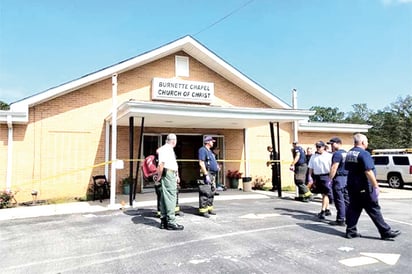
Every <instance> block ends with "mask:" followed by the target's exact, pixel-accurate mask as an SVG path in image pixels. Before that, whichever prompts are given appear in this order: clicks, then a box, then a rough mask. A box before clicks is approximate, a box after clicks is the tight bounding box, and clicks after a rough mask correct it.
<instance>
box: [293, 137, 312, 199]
mask: <svg viewBox="0 0 412 274" xmlns="http://www.w3.org/2000/svg"><path fill="white" fill-rule="evenodd" d="M292 145H293V148H292V155H293V161H292V163H291V164H290V170H292V171H293V172H294V173H295V175H294V181H295V185H296V187H297V188H298V192H299V197H298V198H297V200H300V201H303V202H307V201H309V200H310V197H311V195H312V193H311V192H310V190H309V189H308V187H307V186H306V175H307V171H308V165H307V163H306V155H305V151H304V150H303V148H302V147H301V146H299V144H298V142H297V141H294V142H293V143H292Z"/></svg>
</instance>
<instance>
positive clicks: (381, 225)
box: [346, 190, 391, 235]
mask: <svg viewBox="0 0 412 274" xmlns="http://www.w3.org/2000/svg"><path fill="white" fill-rule="evenodd" d="M363 209H365V211H366V213H367V214H368V215H369V217H370V218H371V219H372V221H373V223H374V224H375V226H376V228H377V229H378V231H379V233H380V234H381V235H385V234H386V233H388V232H389V231H390V230H391V227H390V226H389V225H388V224H387V223H386V222H385V220H384V219H383V216H382V213H381V207H380V206H379V203H378V201H374V200H372V198H371V194H370V192H369V191H368V190H363V192H359V191H356V192H355V191H349V206H348V210H347V212H346V232H347V233H356V232H357V228H356V225H357V223H358V220H359V217H360V215H361V213H362V210H363Z"/></svg>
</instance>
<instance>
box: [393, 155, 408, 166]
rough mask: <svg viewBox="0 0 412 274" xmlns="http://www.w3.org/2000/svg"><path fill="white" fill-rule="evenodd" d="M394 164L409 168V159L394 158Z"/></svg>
mask: <svg viewBox="0 0 412 274" xmlns="http://www.w3.org/2000/svg"><path fill="white" fill-rule="evenodd" d="M393 162H394V163H395V165H400V166H409V159H408V157H405V156H393Z"/></svg>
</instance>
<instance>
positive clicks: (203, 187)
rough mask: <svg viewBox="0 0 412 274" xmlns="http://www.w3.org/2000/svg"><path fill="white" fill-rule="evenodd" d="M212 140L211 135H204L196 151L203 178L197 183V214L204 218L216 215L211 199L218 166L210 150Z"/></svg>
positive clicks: (212, 198)
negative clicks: (201, 143)
mask: <svg viewBox="0 0 412 274" xmlns="http://www.w3.org/2000/svg"><path fill="white" fill-rule="evenodd" d="M214 142H215V140H214V139H213V138H212V136H205V137H204V139H203V144H204V146H202V147H201V148H199V152H198V156H199V157H198V158H199V166H200V172H201V174H202V179H203V180H202V181H201V182H202V183H201V184H199V214H200V215H201V216H204V217H206V218H209V217H210V215H216V213H215V212H214V211H213V200H214V192H215V187H216V185H215V180H216V174H217V172H218V171H219V166H218V164H217V161H216V158H215V155H214V154H213V152H212V151H211V148H212V147H213V144H214Z"/></svg>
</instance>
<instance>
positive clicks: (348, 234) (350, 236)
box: [345, 232, 362, 239]
mask: <svg viewBox="0 0 412 274" xmlns="http://www.w3.org/2000/svg"><path fill="white" fill-rule="evenodd" d="M345 237H346V238H348V239H353V238H360V237H362V235H360V233H358V232H346V235H345Z"/></svg>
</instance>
